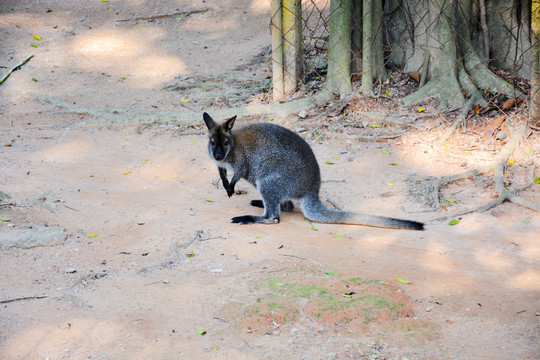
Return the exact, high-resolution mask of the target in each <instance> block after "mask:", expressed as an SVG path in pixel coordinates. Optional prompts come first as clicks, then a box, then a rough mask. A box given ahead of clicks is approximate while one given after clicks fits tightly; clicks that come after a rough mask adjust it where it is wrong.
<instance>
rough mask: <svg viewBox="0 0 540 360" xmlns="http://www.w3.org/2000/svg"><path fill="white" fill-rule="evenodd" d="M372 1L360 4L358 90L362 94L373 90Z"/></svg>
mask: <svg viewBox="0 0 540 360" xmlns="http://www.w3.org/2000/svg"><path fill="white" fill-rule="evenodd" d="M373 1H374V0H364V4H363V6H362V8H363V9H362V10H363V17H362V20H363V24H362V25H363V26H362V28H363V30H364V31H363V37H362V48H363V49H362V87H361V88H360V91H361V92H362V93H364V94H370V93H371V92H372V90H373V64H372V60H373V56H372V55H373V51H372V49H373V26H372V25H373ZM375 1H378V0H375Z"/></svg>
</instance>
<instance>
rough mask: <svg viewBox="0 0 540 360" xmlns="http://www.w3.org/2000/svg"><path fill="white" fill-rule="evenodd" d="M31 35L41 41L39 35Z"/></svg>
mask: <svg viewBox="0 0 540 360" xmlns="http://www.w3.org/2000/svg"><path fill="white" fill-rule="evenodd" d="M32 37H33V38H34V39H36V40H37V41H41V36H39V35H32Z"/></svg>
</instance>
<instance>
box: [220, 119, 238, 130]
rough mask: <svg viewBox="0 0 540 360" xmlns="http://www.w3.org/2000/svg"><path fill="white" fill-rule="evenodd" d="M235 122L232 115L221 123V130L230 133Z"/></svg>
mask: <svg viewBox="0 0 540 360" xmlns="http://www.w3.org/2000/svg"><path fill="white" fill-rule="evenodd" d="M235 120H236V115H234V116H233V117H232V118H230V119H228V120H226V121H225V122H224V123H223V128H224V129H225V131H231V130H232V128H233V126H234V121H235Z"/></svg>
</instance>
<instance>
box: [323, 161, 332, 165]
mask: <svg viewBox="0 0 540 360" xmlns="http://www.w3.org/2000/svg"><path fill="white" fill-rule="evenodd" d="M324 163H325V164H327V165H334V163H333V162H331V161H325V162H324Z"/></svg>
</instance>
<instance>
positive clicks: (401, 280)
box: [396, 277, 411, 284]
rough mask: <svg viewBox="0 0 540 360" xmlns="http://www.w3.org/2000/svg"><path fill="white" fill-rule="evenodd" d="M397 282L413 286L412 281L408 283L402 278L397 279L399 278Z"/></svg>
mask: <svg viewBox="0 0 540 360" xmlns="http://www.w3.org/2000/svg"><path fill="white" fill-rule="evenodd" d="M396 281H399V282H400V283H402V284H411V282H410V281H407V280H405V279H403V278H400V277H397V278H396Z"/></svg>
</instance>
